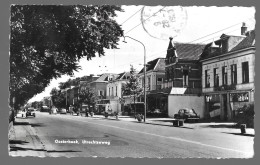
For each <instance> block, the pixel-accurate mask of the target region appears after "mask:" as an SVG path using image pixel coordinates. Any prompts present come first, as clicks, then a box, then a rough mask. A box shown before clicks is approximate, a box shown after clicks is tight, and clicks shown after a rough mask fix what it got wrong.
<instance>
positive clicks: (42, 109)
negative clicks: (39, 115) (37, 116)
mask: <svg viewBox="0 0 260 165" xmlns="http://www.w3.org/2000/svg"><path fill="white" fill-rule="evenodd" d="M50 110H51V109H50V108H49V107H48V106H45V105H44V106H42V107H41V110H40V111H41V112H50Z"/></svg>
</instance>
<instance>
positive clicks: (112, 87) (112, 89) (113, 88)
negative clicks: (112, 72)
mask: <svg viewBox="0 0 260 165" xmlns="http://www.w3.org/2000/svg"><path fill="white" fill-rule="evenodd" d="M111 93H112V96H114V88H113V87H112V92H111Z"/></svg>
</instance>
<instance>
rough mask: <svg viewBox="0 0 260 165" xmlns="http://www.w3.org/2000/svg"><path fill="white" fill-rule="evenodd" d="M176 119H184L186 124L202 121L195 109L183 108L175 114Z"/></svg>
mask: <svg viewBox="0 0 260 165" xmlns="http://www.w3.org/2000/svg"><path fill="white" fill-rule="evenodd" d="M174 118H175V119H183V120H184V121H185V122H190V121H196V122H198V120H199V119H200V116H199V115H198V114H197V113H196V112H195V110H194V109H189V108H182V109H180V110H179V111H178V113H177V114H174Z"/></svg>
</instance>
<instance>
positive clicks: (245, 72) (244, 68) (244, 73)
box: [242, 62, 249, 83]
mask: <svg viewBox="0 0 260 165" xmlns="http://www.w3.org/2000/svg"><path fill="white" fill-rule="evenodd" d="M242 82H243V83H248V82H249V67H248V62H243V63H242Z"/></svg>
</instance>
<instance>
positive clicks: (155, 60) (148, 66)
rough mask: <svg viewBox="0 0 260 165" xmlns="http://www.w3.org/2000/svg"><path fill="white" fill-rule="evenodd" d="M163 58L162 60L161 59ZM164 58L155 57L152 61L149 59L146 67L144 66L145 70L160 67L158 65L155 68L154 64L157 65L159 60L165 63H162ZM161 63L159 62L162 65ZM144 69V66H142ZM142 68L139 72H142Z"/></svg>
mask: <svg viewBox="0 0 260 165" xmlns="http://www.w3.org/2000/svg"><path fill="white" fill-rule="evenodd" d="M162 60H163V61H162ZM164 60H165V59H164V58H156V59H154V60H152V61H149V62H148V63H147V64H148V65H147V67H146V71H147V72H148V71H150V70H156V71H157V70H159V69H160V68H159V67H158V68H156V65H157V63H159V62H163V64H164V65H165V63H164ZM163 64H161V65H163ZM143 69H144V68H143ZM143 69H142V70H141V71H140V72H139V74H140V73H142V72H143Z"/></svg>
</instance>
